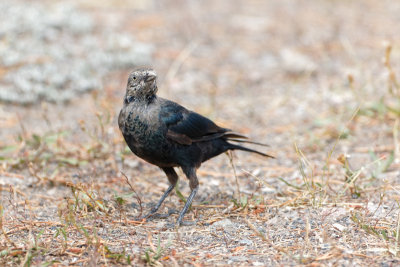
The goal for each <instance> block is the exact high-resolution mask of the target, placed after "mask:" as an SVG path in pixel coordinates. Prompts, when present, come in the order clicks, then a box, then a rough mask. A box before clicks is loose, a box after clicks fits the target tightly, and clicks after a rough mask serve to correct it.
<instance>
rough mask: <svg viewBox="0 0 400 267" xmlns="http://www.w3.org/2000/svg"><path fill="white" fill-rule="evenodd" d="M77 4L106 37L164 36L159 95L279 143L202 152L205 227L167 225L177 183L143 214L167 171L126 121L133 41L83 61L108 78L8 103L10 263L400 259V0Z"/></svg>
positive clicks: (3, 205)
mask: <svg viewBox="0 0 400 267" xmlns="http://www.w3.org/2000/svg"><path fill="white" fill-rule="evenodd" d="M26 2H29V3H30V7H31V8H32V7H33V8H34V9H35V8H36V5H40V7H41V8H42V9H44V10H46V9H48V10H49V12H50V10H51V8H52V7H53V6H54V5H57V4H56V3H54V2H53V1H25V2H24V1H16V3H20V4H21V3H22V4H24V3H26ZM59 2H63V1H59ZM67 2H68V3H69V4H71V5H73V6H74V8H76V9H77V10H79V11H80V12H82V13H84V14H86V15H87V16H89V17H90V18H91V19H92V20H93V21H94V25H95V27H94V28H93V29H94V30H93V34H94V35H95V36H97V37H99V38H100V37H101V38H100V40H102V38H105V37H104V35H103V34H104V31H103V30H104V29H106V28H107V27H111V28H107V29H112V31H107V32H106V34H110V32H113V33H120V32H123V33H124V34H127V35H129V36H132V38H133V39H134V40H136V41H137V42H140V43H142V44H146V45H149V46H151V47H152V48H151V50H146V51H151V55H150V57H151V58H150V60H149V61H146V60H143V61H140V60H139V61H138V62H140V64H143V63H146V64H147V65H150V66H152V67H153V68H154V69H155V70H156V71H157V73H158V85H159V95H160V96H163V97H166V98H169V99H171V100H174V101H176V102H178V103H181V104H183V105H184V106H186V107H187V108H189V109H191V110H195V111H197V112H199V113H201V114H203V115H205V116H207V117H209V118H212V119H213V120H215V121H216V122H217V123H218V124H220V125H222V126H224V127H227V128H231V129H234V130H235V131H237V132H240V133H243V134H246V135H248V136H249V137H250V138H251V139H253V140H256V141H259V142H263V143H268V144H269V145H270V147H268V148H267V149H266V151H267V152H268V153H270V154H272V155H274V156H275V157H276V159H265V158H262V157H260V156H257V155H252V154H247V153H244V152H235V153H233V157H232V162H231V161H230V158H229V157H227V156H226V155H221V156H219V157H217V158H214V159H212V160H210V161H208V162H206V163H204V164H203V165H202V166H201V168H200V169H199V170H198V176H199V180H200V188H199V192H198V194H197V196H196V198H195V199H194V204H193V205H192V209H191V210H190V211H189V212H188V213H187V215H186V217H185V219H186V221H190V222H194V223H195V224H194V225H192V226H182V227H180V228H171V227H169V226H170V225H171V224H172V223H174V222H175V221H176V219H177V216H178V214H177V212H179V210H181V209H182V207H183V201H182V199H181V198H180V197H179V193H177V192H174V193H173V194H171V196H170V197H168V198H167V199H166V201H165V202H164V204H163V206H162V207H161V209H160V211H159V214H160V215H159V216H155V217H154V218H151V219H149V220H147V221H145V220H140V219H139V218H140V216H141V215H142V214H144V213H146V212H148V211H149V210H150V208H151V207H152V205H154V204H155V203H156V202H157V200H158V199H159V198H160V196H161V195H162V193H163V192H164V191H165V190H166V188H167V187H168V180H167V179H166V177H165V175H164V174H163V172H162V171H160V170H159V169H158V168H157V167H155V166H152V165H150V164H148V163H146V162H144V161H143V160H141V159H139V158H137V157H135V156H134V155H133V154H132V153H131V152H130V151H129V149H128V148H127V147H126V145H125V143H124V141H123V138H122V136H121V134H120V132H119V129H118V126H117V122H116V118H117V116H118V112H119V110H120V108H121V106H122V97H123V95H124V91H125V86H126V80H127V77H128V74H129V71H130V70H131V68H130V67H131V65H129V64H130V62H129V60H126V61H128V63H126V62H125V61H124V60H123V59H124V58H123V56H124V53H123V51H122V53H121V54H122V57H121V58H120V59H119V60H120V61H119V62H122V63H120V64H119V65H118V68H115V69H113V68H112V67H108V68H105V67H104V66H103V65H101V64H104V62H108V61H102V63H101V64H100V63H99V65H98V66H97V67H98V68H99V72H98V73H96V65H93V66H94V70H93V69H92V70H90V71H89V72H88V73H89V74H86V73H85V75H86V76H88V77H90V78H93V77H96V79H97V80H96V81H95V83H93V84H101V86H99V88H98V89H97V90H96V88H94V89H90V90H88V91H84V92H83V91H82V92H81V93H79V92H78V93H76V95H73V96H71V97H70V98H68V100H65V99H63V100H62V101H57V98H54V99H55V100H54V99H53V98H47V97H39V96H38V97H35V98H26V99H32V101H34V102H32V103H25V102H24V103H25V104H21V103H19V104H16V102H15V101H9V100H7V101H5V100H4V101H2V102H0V128H1V131H0V201H1V202H0V265H3V266H17V265H20V266H63V265H69V266H119V265H135V266H142V265H156V266H162V265H166V266H213V265H219V266H225V265H234V266H296V265H306V266H353V265H356V266H366V265H369V266H399V265H400V257H399V253H400V252H399V251H400V208H399V205H400V204H399V201H400V194H399V191H400V171H399V167H400V145H399V141H400V137H399V130H400V125H399V116H400V63H399V62H400V39H399V36H400V27H398V26H399V25H400V16H399V14H400V2H396V1H372V0H354V1H344V0H343V1H341V0H339V1H328V0H323V1H305V0H304V1H289V0H287V1H286V0H285V1H281V0H276V1H256V0H250V1H244V0H234V1H228V0H226V1H211V0H206V1H183V0H181V1H179V0H170V1H122V0H107V1H92V0H91V1H85V2H81V1H67ZM26 8H27V7H26ZM22 12H24V10H23V9H22ZM43 15H44V16H46V15H48V14H43ZM75 22H77V25H78V29H79V21H75ZM110 25H111V26H110ZM85 34H86V33H85ZM2 36H3V37H2ZM4 36H7V35H4V34H3V35H0V46H1V47H0V52H1V53H3V52H4V51H5V52H4V55H6V54H7V53H6V52H7V50H6V49H11V47H8V48H7V44H8V43H9V40H7V38H5V37H4ZM21 38H22V37H21ZM69 42H70V43H69ZM69 42H68V41H66V42H59V45H60V46H59V47H60V48H59V49H60V51H61V50H62V49H65V47H68V46H70V45H71V46H72V45H73V40H70V41H69ZM32 45H33V44H32ZM101 45H102V44H101V43H100V47H101ZM56 47H57V46H56ZM78 48H79V47H78ZM2 51H3V52H2ZM1 53H0V54H1ZM56 54H57V53H56ZM2 55H3V54H2ZM107 56H110V54H108V55H107ZM4 58H5V56H3V57H2V63H1V64H2V65H0V90H3V92H6V91H5V90H6V87H3V88H2V87H1V86H2V82H1V79H2V78H3V79H5V78H4V77H6V75H10V74H13V73H15V72H17V71H18V70H19V69H20V68H22V67H23V65H24V63H18V64H14V65H13V64H11V63H10V64H5V63H4V62H5V60H4ZM27 60H29V59H27ZM89 60H90V62H94V61H93V58H90V57H89V56H87V57H85V55H84V54H83V55H81V61H82V64H83V63H84V62H88V61H89ZM7 62H9V61H7ZM124 62H125V63H126V64H125V63H124ZM138 62H132V63H131V64H132V67H133V66H135V65H137V64H139V63H138ZM78 63H79V61H78ZM35 64H36V63H35ZM37 64H42V62H37ZM55 68H56V69H55V71H58V70H57V68H60V71H61V70H63V68H66V66H65V65H62V64H60V65H57V64H56V65H55ZM100 69H101V72H100ZM21 73H22V74H19V75H23V72H21ZM60 73H62V72H60ZM90 73H91V74H90ZM85 75H82V77H81V76H79V77H80V79H81V78H82V79H83V78H85V77H84V76H85ZM15 79H16V80H15V86H17V84H18V83H17V80H18V79H19V78H18V77H17V78H15ZM72 82H73V81H72ZM44 83H46V80H45V82H44ZM47 83H49V82H47ZM13 86H14V84H13V83H11V86H10V84H8V87H7V88H13ZM69 87H73V83H72V84H70V86H69ZM100 87H101V88H100ZM7 90H10V89H7ZM60 90H61V91H57V90H56V91H55V92H56V93H55V95H56V96H57V94H58V93H59V92H62V90H67V87H65V88H64V87H62V88H61V89H60ZM18 92H19V93H20V94H21V95H20V96H21V97H22V96H23V95H22V94H29V93H30V91H23V90H20V91H18ZM15 99H18V95H16V97H15ZM24 99H25V98H24ZM52 99H53V100H54V101H52ZM49 100H50V101H49ZM262 149H263V148H262ZM178 173H179V175H180V177H181V178H182V179H181V180H180V183H179V191H178V192H181V194H182V195H183V196H185V197H187V196H188V195H189V192H190V190H189V188H188V183H187V181H186V179H185V178H184V176H183V174H182V172H181V171H180V170H179V172H178ZM166 214H169V216H162V215H166Z"/></svg>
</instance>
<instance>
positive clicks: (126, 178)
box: [120, 171, 143, 217]
mask: <svg viewBox="0 0 400 267" xmlns="http://www.w3.org/2000/svg"><path fill="white" fill-rule="evenodd" d="M120 172H121V173H122V175H123V176H124V177H125V180H126V182H127V184H128V185H129V187H130V188H131V190H132V191H133V192H134V193H135V194H136V196H135V198H136V200H137V202H138V204H139V207H140V215H139V217H142V214H143V206H142V199H141V198H140V196H139V194H138V193H137V192H136V190H135V189H134V188H133V186H132V184H131V183H130V182H129V178H128V176H126V174H125V173H124V172H123V171H120Z"/></svg>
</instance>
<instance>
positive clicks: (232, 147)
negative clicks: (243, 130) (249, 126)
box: [228, 140, 275, 159]
mask: <svg viewBox="0 0 400 267" xmlns="http://www.w3.org/2000/svg"><path fill="white" fill-rule="evenodd" d="M230 141H237V142H243V141H242V140H241V141H238V140H230ZM246 143H251V144H259V143H256V142H251V141H247V142H246ZM228 144H229V149H233V150H242V151H247V152H252V153H256V154H258V155H261V156H264V157H268V158H273V159H274V158H275V157H274V156H271V155H268V154H265V153H263V152H260V151H257V150H254V149H251V148H247V147H244V146H241V145H236V144H232V143H228ZM259 145H264V144H259Z"/></svg>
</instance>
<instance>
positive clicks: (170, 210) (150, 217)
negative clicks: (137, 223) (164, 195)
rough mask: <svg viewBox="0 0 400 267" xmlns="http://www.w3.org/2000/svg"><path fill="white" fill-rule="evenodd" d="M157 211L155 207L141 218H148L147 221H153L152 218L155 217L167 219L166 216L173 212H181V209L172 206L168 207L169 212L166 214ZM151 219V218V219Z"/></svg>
mask: <svg viewBox="0 0 400 267" xmlns="http://www.w3.org/2000/svg"><path fill="white" fill-rule="evenodd" d="M156 212H157V209H155V208H153V209H151V211H150V212H149V213H148V214H147V215H145V216H143V217H142V218H141V219H146V221H151V220H153V219H166V218H168V217H169V216H170V215H171V214H174V213H175V214H177V213H179V211H178V210H176V209H171V208H168V212H167V213H165V214H159V213H156ZM149 219H150V220H149Z"/></svg>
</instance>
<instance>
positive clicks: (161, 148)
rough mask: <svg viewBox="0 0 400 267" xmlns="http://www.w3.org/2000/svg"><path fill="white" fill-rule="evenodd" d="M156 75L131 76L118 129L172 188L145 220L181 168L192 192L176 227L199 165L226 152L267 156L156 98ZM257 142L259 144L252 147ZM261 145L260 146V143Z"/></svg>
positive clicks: (194, 188)
mask: <svg viewBox="0 0 400 267" xmlns="http://www.w3.org/2000/svg"><path fill="white" fill-rule="evenodd" d="M156 93H157V83H156V73H155V72H154V71H153V70H151V69H139V70H136V71H133V72H132V73H131V74H130V75H129V79H128V85H127V89H126V94H125V97H124V106H123V108H122V110H121V112H120V114H119V118H118V124H119V128H120V130H121V132H122V134H123V136H124V138H125V141H126V143H127V144H128V146H129V148H130V149H131V150H132V152H133V153H134V154H135V155H137V156H138V157H140V158H142V159H144V160H146V161H147V162H149V163H151V164H154V165H157V166H159V167H160V168H161V169H162V170H163V171H164V172H165V174H166V175H167V177H168V180H169V182H170V184H171V185H170V186H169V188H168V189H167V191H166V192H165V193H164V195H163V196H162V197H161V199H160V201H159V202H158V203H157V205H156V206H155V207H154V208H153V209H152V210H151V212H150V213H149V214H148V215H147V216H146V217H148V216H151V215H152V214H154V213H155V212H156V211H157V210H158V208H159V207H160V206H161V204H162V202H163V201H164V199H165V198H166V197H167V196H168V194H169V193H170V192H171V191H172V189H173V188H174V187H175V185H176V182H177V181H178V175H177V174H176V172H175V170H174V167H181V168H182V170H183V172H184V173H185V175H186V177H187V178H188V179H189V185H190V189H191V190H192V192H191V194H190V196H189V197H188V199H187V201H186V204H185V206H184V208H183V210H182V211H181V213H180V215H179V218H178V221H177V223H178V224H181V222H182V219H183V217H184V215H185V213H186V211H187V209H188V208H189V206H190V204H191V203H192V200H193V198H194V196H195V195H196V192H197V190H198V184H199V183H198V180H197V176H196V170H197V168H199V167H200V165H201V163H202V162H204V161H206V160H208V159H210V158H212V157H215V156H217V155H219V154H221V153H223V152H226V151H228V150H235V149H237V150H243V151H248V152H254V153H257V154H260V155H262V156H265V157H271V156H270V155H267V154H265V153H262V152H259V151H256V150H253V149H249V148H246V147H243V146H241V145H238V144H233V143H231V142H229V141H236V142H244V143H246V142H247V143H252V142H251V141H247V140H246V137H245V136H243V135H240V134H237V133H234V132H232V131H231V130H230V129H226V128H222V127H219V126H217V125H216V124H215V123H214V122H212V121H211V120H209V119H207V118H206V117H204V116H202V115H200V114H197V113H195V112H193V111H189V110H187V109H186V108H184V107H182V106H181V105H179V104H177V103H175V102H172V101H169V100H166V99H164V98H161V97H157V96H156ZM256 144H258V143H256ZM261 145H262V144H261Z"/></svg>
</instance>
